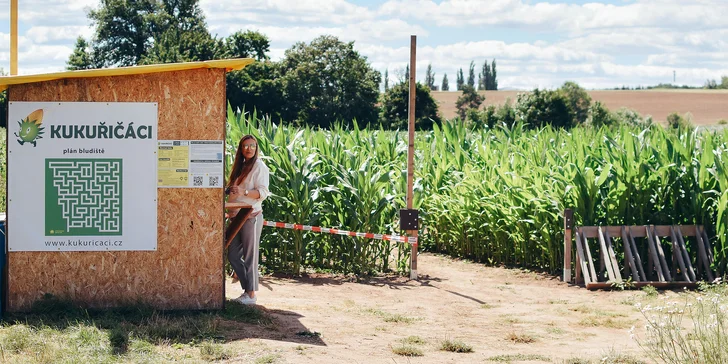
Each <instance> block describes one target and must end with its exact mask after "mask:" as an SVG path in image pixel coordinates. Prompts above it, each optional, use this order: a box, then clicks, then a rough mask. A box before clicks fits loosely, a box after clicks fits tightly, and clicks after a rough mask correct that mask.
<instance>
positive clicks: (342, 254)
mask: <svg viewBox="0 0 728 364" xmlns="http://www.w3.org/2000/svg"><path fill="white" fill-rule="evenodd" d="M247 133H250V134H253V135H255V136H256V137H258V139H259V143H260V152H261V154H262V155H264V156H265V159H266V163H267V164H268V166H269V167H270V169H271V186H270V190H271V192H272V194H273V195H272V196H271V197H270V198H269V199H268V200H267V201H266V202H265V203H264V215H265V219H266V220H270V221H281V222H289V223H297V224H305V225H314V226H324V227H336V228H341V229H344V230H350V231H359V232H374V233H383V234H392V233H394V234H397V233H400V231H398V226H399V222H398V211H399V209H400V208H403V207H404V206H405V194H406V174H407V173H406V172H407V171H406V158H407V144H406V142H407V139H406V133H403V132H392V131H384V130H360V129H358V128H356V127H355V128H354V129H352V130H343V129H341V128H333V129H331V130H313V129H310V128H296V127H289V126H280V125H275V124H273V123H271V122H270V120H268V119H265V118H259V117H257V115H255V114H245V113H234V112H232V110H229V112H228V134H227V149H228V150H227V151H228V153H227V155H228V161H227V166H228V168H229V165H230V164H231V163H232V156H234V154H235V153H234V152H235V148H236V147H237V143H238V141H239V140H240V138H241V136H242V135H244V134H247ZM415 148H416V157H415V163H416V167H415V186H414V189H415V191H414V192H415V198H414V206H415V208H418V209H419V210H420V217H421V227H420V246H421V248H423V249H425V250H430V251H437V252H442V253H446V254H450V255H452V256H456V257H463V258H467V259H472V260H475V261H478V262H485V263H487V264H493V265H508V266H522V267H530V268H536V269H543V270H546V271H549V272H552V273H557V272H558V271H560V270H561V264H562V263H561V262H562V261H563V210H564V209H565V208H573V209H574V215H575V220H576V224H578V225H631V224H635V225H644V224H703V225H705V226H706V228H707V230H708V233H709V235H710V236H711V243H712V244H713V247H714V249H715V256H716V267H715V268H716V269H718V270H719V272H721V273H724V272H725V267H726V262H727V258H728V254H726V253H728V251H727V250H726V247H727V246H728V241H726V240H728V239H727V238H726V236H727V234H728V231H726V229H727V228H728V132H725V131H724V132H718V133H715V132H714V133H709V132H697V131H694V130H687V129H686V130H666V129H664V128H663V127H661V126H652V127H650V128H648V129H644V130H641V129H638V128H635V127H628V126H623V127H619V128H611V129H607V128H603V129H595V128H576V129H572V130H570V131H564V130H555V129H551V128H548V127H547V128H544V129H540V130H527V129H525V128H524V127H523V126H520V125H516V126H514V127H510V128H505V127H504V128H497V129H495V130H478V131H473V130H470V129H468V128H467V127H465V126H462V125H452V124H449V123H445V124H443V125H442V127H435V129H434V130H433V131H431V132H418V133H417V137H416V142H415ZM261 252H262V255H263V260H262V264H264V265H265V266H266V267H267V268H268V269H270V270H273V271H285V272H293V273H299V272H300V271H301V270H302V269H303V268H312V269H317V270H330V271H336V272H345V273H350V272H353V273H358V274H359V273H372V272H377V271H388V270H396V271H400V272H404V271H406V270H407V269H408V263H409V247H408V246H405V245H402V244H398V243H392V242H386V241H378V240H369V239H363V238H354V237H346V236H337V235H325V234H318V233H311V232H302V231H293V230H285V229H273V228H265V229H264V231H263V238H262V241H261Z"/></svg>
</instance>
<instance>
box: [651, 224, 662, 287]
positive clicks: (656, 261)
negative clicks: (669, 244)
mask: <svg viewBox="0 0 728 364" xmlns="http://www.w3.org/2000/svg"><path fill="white" fill-rule="evenodd" d="M650 232H651V229H650V228H649V227H647V250H648V251H649V254H650V264H649V265H648V268H649V267H650V266H651V267H653V268H654V270H655V271H656V272H657V279H658V280H659V281H660V282H664V281H665V273H664V272H663V271H662V265H660V258H659V257H658V254H657V247H656V246H655V240H654V239H653V238H652V235H651V234H650Z"/></svg>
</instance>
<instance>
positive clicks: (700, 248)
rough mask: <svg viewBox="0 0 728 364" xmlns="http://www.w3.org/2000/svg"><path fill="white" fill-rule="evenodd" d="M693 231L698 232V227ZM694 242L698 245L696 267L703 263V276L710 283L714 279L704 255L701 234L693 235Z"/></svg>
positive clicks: (708, 260)
mask: <svg viewBox="0 0 728 364" xmlns="http://www.w3.org/2000/svg"><path fill="white" fill-rule="evenodd" d="M695 230H698V227H697V226H696V227H695ZM695 241H696V243H697V244H698V256H699V257H700V259H698V260H699V262H698V265H700V262H702V263H703V268H705V275H706V277H708V279H709V280H710V281H711V282H712V281H713V280H714V279H715V277H714V276H713V270H712V269H711V268H710V258H708V254H707V253H706V248H705V247H706V244H705V242H704V241H703V237H702V236H701V234H696V235H695Z"/></svg>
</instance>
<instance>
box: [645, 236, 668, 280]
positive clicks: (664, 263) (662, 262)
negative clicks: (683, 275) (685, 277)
mask: <svg viewBox="0 0 728 364" xmlns="http://www.w3.org/2000/svg"><path fill="white" fill-rule="evenodd" d="M648 231H649V234H648V235H647V236H648V237H652V241H653V242H654V243H655V250H657V257H658V258H659V263H660V265H661V266H662V274H664V275H665V279H666V280H668V281H672V275H671V274H670V267H669V266H668V265H667V259H665V251H664V250H663V249H662V243H661V242H660V237H659V236H658V235H657V234H655V229H654V227H653V228H648Z"/></svg>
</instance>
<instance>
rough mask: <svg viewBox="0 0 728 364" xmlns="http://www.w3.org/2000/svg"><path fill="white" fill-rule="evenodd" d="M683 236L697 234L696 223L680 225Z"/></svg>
mask: <svg viewBox="0 0 728 364" xmlns="http://www.w3.org/2000/svg"><path fill="white" fill-rule="evenodd" d="M678 227H680V231H682V235H683V236H695V232H696V231H698V229H697V226H695V225H678Z"/></svg>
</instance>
